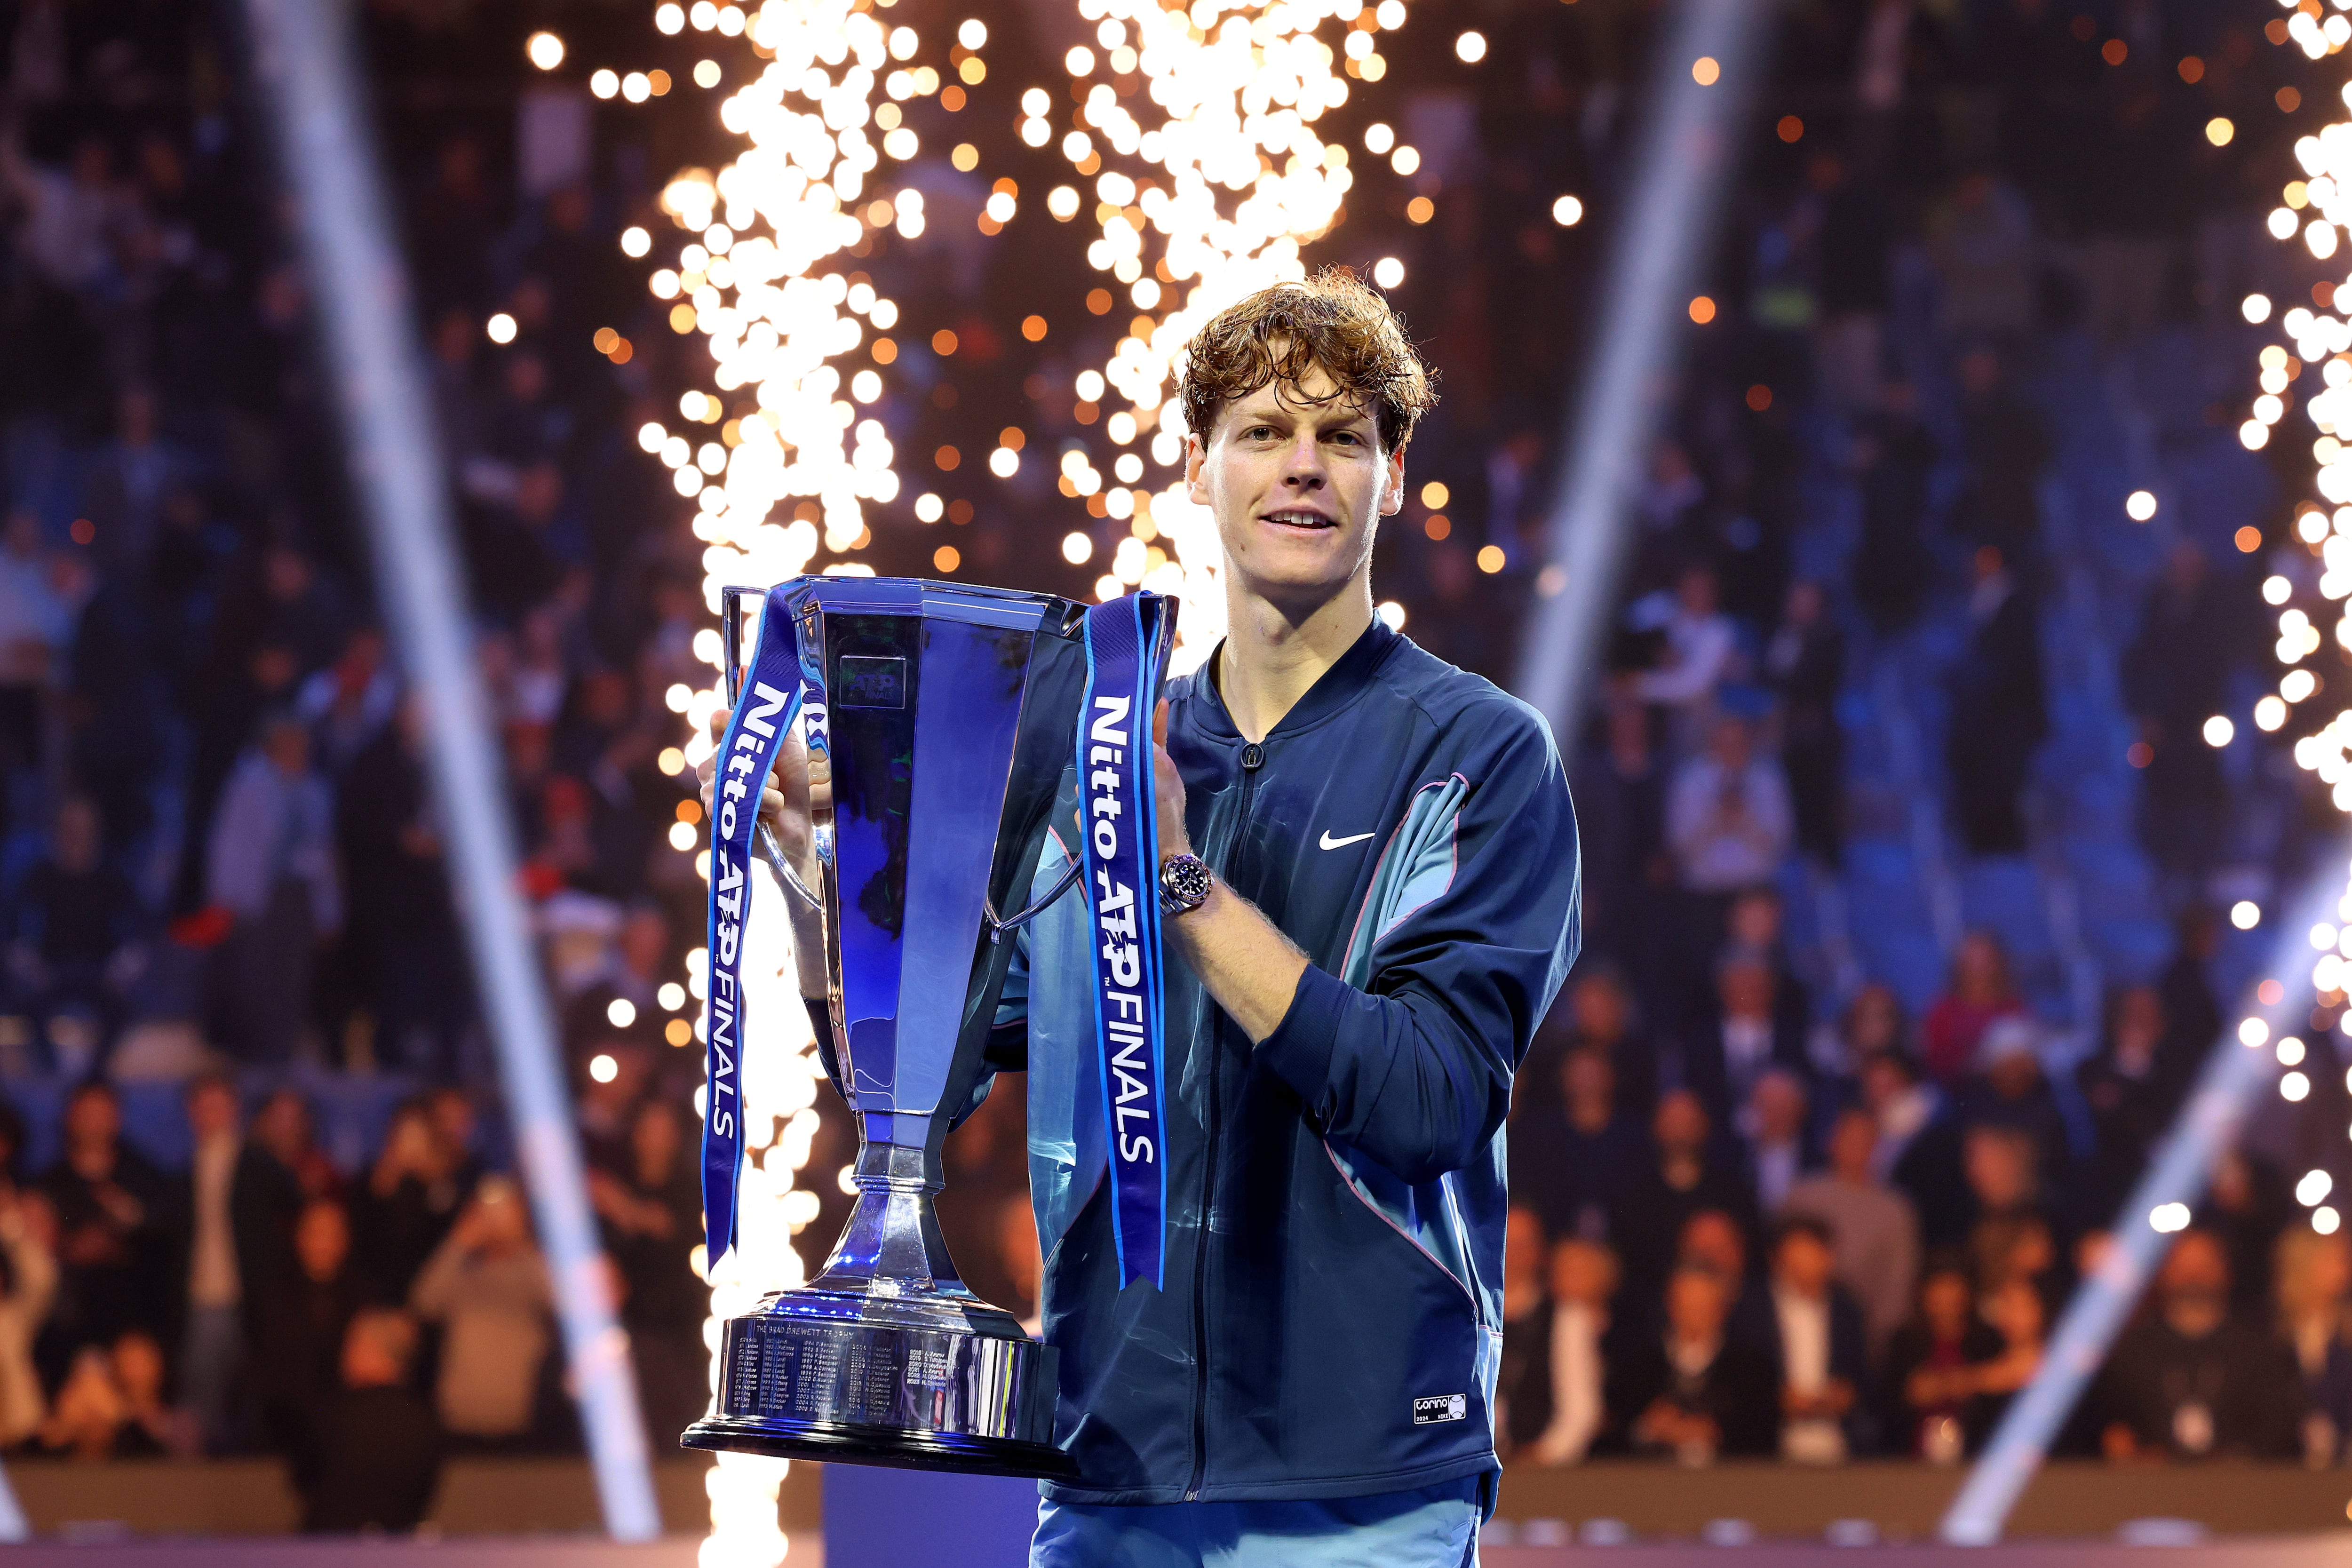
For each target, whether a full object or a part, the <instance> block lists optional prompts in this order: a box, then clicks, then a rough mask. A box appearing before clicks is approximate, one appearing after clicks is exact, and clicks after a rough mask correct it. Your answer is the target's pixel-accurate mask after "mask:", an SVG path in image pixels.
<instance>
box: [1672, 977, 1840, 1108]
mask: <svg viewBox="0 0 2352 1568" xmlns="http://www.w3.org/2000/svg"><path fill="white" fill-rule="evenodd" d="M1808 1065H1809V1064H1808V1063H1807V1061H1806V1058H1805V1037H1804V1034H1803V1032H1802V1030H1801V1027H1800V1026H1796V1025H1795V1024H1794V1023H1793V1022H1792V1021H1791V1020H1790V1018H1789V1017H1788V1016H1786V1015H1785V1014H1784V1013H1782V1011H1781V1010H1780V1005H1779V994H1778V982H1777V981H1776V979H1775V977H1774V975H1773V973H1772V968H1771V965H1770V964H1769V963H1766V962H1765V961H1764V960H1763V959H1761V958H1759V957H1756V956H1753V955H1751V954H1748V953H1745V952H1737V951H1735V952H1732V953H1731V954H1729V955H1728V956H1727V957H1726V958H1725V959H1724V960H1723V962H1722V963H1718V964H1717V966H1716V973H1715V1006H1714V1008H1713V1009H1712V1010H1711V1011H1710V1013H1709V1015H1708V1016H1706V1021H1705V1023H1704V1024H1702V1025H1701V1026H1700V1027H1699V1028H1698V1029H1697V1030H1696V1031H1695V1032H1694V1033H1693V1034H1692V1036H1691V1037H1690V1042H1689V1044H1688V1045H1687V1046H1685V1047H1684V1050H1683V1079H1684V1081H1685V1083H1687V1084H1688V1085H1689V1086H1690V1087H1691V1088H1693V1089H1696V1090H1697V1091H1698V1092H1699V1093H1700V1094H1701V1095H1703V1096H1704V1097H1705V1098H1706V1100H1707V1103H1708V1105H1709V1107H1710V1108H1711V1109H1713V1110H1716V1111H1717V1113H1718V1114H1719V1115H1724V1116H1728V1115H1729V1114H1730V1113H1731V1111H1732V1110H1733V1108H1735V1107H1737V1106H1739V1105H1742V1104H1744V1103H1746V1101H1747V1100H1748V1095H1749V1093H1750V1092H1751V1091H1752V1090H1753V1089H1755V1087H1756V1085H1757V1083H1758V1082H1759V1080H1760V1079H1762V1078H1763V1077H1764V1075H1765V1074H1766V1073H1768V1072H1770V1071H1773V1070H1775V1069H1777V1070H1779V1071H1781V1072H1784V1073H1787V1074H1789V1075H1790V1077H1792V1078H1794V1079H1797V1080H1798V1081H1799V1082H1800V1084H1801V1083H1802V1081H1803V1078H1804V1074H1805V1072H1806V1069H1807V1067H1808Z"/></svg>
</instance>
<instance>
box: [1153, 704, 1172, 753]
mask: <svg viewBox="0 0 2352 1568" xmlns="http://www.w3.org/2000/svg"><path fill="white" fill-rule="evenodd" d="M1151 738H1152V740H1153V741H1155V742H1158V743H1159V744H1160V745H1163V746H1164V745H1166V744H1167V743H1168V699H1166V698H1165V697H1163V698H1161V699H1160V705H1159V706H1158V707H1156V708H1154V709H1153V710H1151Z"/></svg>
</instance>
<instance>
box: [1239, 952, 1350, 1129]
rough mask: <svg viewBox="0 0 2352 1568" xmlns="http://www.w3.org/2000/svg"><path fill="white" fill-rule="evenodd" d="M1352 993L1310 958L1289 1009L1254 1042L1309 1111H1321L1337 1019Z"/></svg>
mask: <svg viewBox="0 0 2352 1568" xmlns="http://www.w3.org/2000/svg"><path fill="white" fill-rule="evenodd" d="M1356 997H1357V991H1356V988H1355V987H1354V986H1352V985H1350V984H1348V983H1347V982H1346V981H1344V980H1342V979H1340V978H1339V976H1338V975H1336V974H1330V973H1325V972H1324V971H1322V970H1320V969H1318V968H1316V967H1315V966H1314V965H1313V964H1311V963H1310V964H1308V965H1307V968H1306V969H1305V970H1304V971H1303V972H1302V973H1300V974H1299V976H1298V989H1297V990H1296V991H1294V992H1292V993H1291V994H1290V1010H1289V1011H1288V1012H1286V1013H1285V1014H1283V1016H1282V1022H1281V1023H1279V1024H1277V1025H1276V1026H1275V1029H1274V1033H1272V1034H1271V1035H1268V1036H1267V1037H1265V1039H1263V1040H1261V1041H1259V1042H1258V1047H1257V1048H1258V1054H1259V1055H1260V1056H1262V1057H1264V1058H1265V1062H1266V1065H1267V1066H1269V1067H1271V1068H1274V1070H1275V1071H1276V1073H1277V1074H1279V1075H1280V1076H1281V1078H1282V1080H1283V1081H1284V1082H1285V1083H1287V1084H1288V1085H1290V1087H1291V1089H1293V1090H1295V1091H1296V1092H1297V1095H1298V1098H1299V1099H1301V1100H1305V1101H1306V1102H1307V1110H1309V1111H1312V1112H1318V1113H1319V1112H1320V1110H1321V1108H1322V1106H1323V1104H1324V1102H1325V1100H1326V1099H1327V1098H1328V1094H1329V1092H1330V1088H1331V1058H1332V1055H1333V1054H1334V1053H1335V1052H1336V1051H1337V1050H1338V1049H1339V1021H1340V1018H1341V1017H1342V1016H1343V1015H1344V1014H1345V1013H1346V1011H1347V1009H1348V1008H1349V1006H1351V1005H1353V1004H1354V1002H1355V1000H1356Z"/></svg>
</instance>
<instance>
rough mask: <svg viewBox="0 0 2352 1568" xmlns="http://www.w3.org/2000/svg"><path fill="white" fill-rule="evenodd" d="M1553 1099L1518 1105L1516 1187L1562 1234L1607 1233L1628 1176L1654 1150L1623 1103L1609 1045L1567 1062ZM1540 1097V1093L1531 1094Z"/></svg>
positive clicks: (1513, 1168)
mask: <svg viewBox="0 0 2352 1568" xmlns="http://www.w3.org/2000/svg"><path fill="white" fill-rule="evenodd" d="M1557 1077H1558V1079H1559V1086H1560V1087H1559V1089H1558V1090H1557V1091H1556V1094H1555V1097H1554V1099H1553V1104H1554V1105H1555V1106H1557V1105H1559V1100H1563V1099H1564V1100H1566V1106H1565V1109H1564V1110H1542V1109H1536V1108H1532V1107H1531V1108H1529V1109H1527V1110H1519V1109H1518V1108H1517V1107H1515V1108H1514V1110H1513V1116H1512V1134H1511V1141H1510V1162H1511V1188H1512V1191H1514V1192H1515V1193H1517V1194H1519V1197H1520V1199H1521V1201H1522V1202H1524V1203H1526V1204H1528V1205H1529V1206H1530V1207H1532V1208H1533V1209H1534V1211H1535V1212H1536V1213H1537V1214H1538V1215H1540V1216H1541V1218H1542V1220H1543V1224H1544V1228H1545V1229H1546V1230H1548V1231H1549V1232H1550V1233H1552V1234H1553V1235H1555V1236H1601V1235H1605V1234H1607V1232H1608V1229H1609V1217H1608V1216H1609V1213H1610V1210H1611V1207H1612V1205H1614V1204H1615V1202H1616V1201H1617V1199H1618V1197H1619V1196H1620V1195H1621V1194H1622V1191H1623V1189H1624V1187H1625V1184H1626V1179H1627V1177H1628V1176H1629V1175H1630V1174H1631V1173H1633V1171H1635V1170H1636V1169H1638V1168H1639V1167H1640V1165H1641V1163H1642V1162H1643V1160H1644V1159H1645V1158H1646V1157H1647V1155H1648V1152H1649V1151H1648V1148H1647V1143H1648V1140H1647V1139H1646V1138H1645V1137H1644V1136H1643V1131H1642V1124H1641V1122H1640V1121H1637V1120H1636V1119H1635V1118H1634V1117H1633V1114H1632V1113H1631V1112H1629V1111H1626V1110H1620V1109H1619V1108H1618V1102H1617V1069H1616V1067H1615V1066H1614V1065H1613V1063H1612V1058H1611V1057H1610V1056H1609V1054H1608V1053H1607V1052H1605V1051H1602V1050H1597V1049H1582V1050H1577V1051H1573V1052H1570V1054H1569V1056H1568V1057H1567V1058H1566V1059H1564V1060H1562V1061H1561V1062H1560V1063H1559V1073H1558V1075H1557ZM1528 1098H1530V1099H1532V1098H1533V1097H1532V1096H1530V1097H1528Z"/></svg>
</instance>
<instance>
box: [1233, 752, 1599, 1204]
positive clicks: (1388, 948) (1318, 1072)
mask: <svg viewBox="0 0 2352 1568" xmlns="http://www.w3.org/2000/svg"><path fill="white" fill-rule="evenodd" d="M1491 714H1492V710H1480V711H1477V712H1475V713H1474V714H1472V715H1469V716H1467V719H1466V720H1465V721H1475V722H1479V723H1482V724H1483V725H1484V726H1485V728H1486V731H1487V732H1488V733H1489V734H1490V735H1492V736H1493V737H1494V739H1493V740H1492V741H1491V742H1487V743H1486V744H1484V745H1482V746H1480V747H1479V749H1478V751H1477V752H1475V753H1473V754H1472V755H1471V756H1470V757H1469V758H1467V759H1465V762H1464V763H1462V764H1461V765H1460V767H1459V770H1458V771H1459V772H1460V773H1461V774H1462V776H1463V778H1464V781H1465V783H1466V784H1467V785H1468V789H1467V792H1466V794H1465V796H1464V798H1463V799H1462V801H1461V803H1460V805H1459V807H1458V809H1457V811H1456V814H1455V816H1454V820H1453V821H1452V823H1451V824H1450V825H1449V826H1448V827H1447V830H1446V833H1445V836H1444V837H1441V838H1440V839H1439V840H1437V841H1436V842H1435V844H1434V845H1433V847H1432V850H1431V852H1430V853H1429V854H1428V855H1427V856H1426V857H1425V859H1426V861H1427V863H1428V864H1429V865H1430V866H1432V867H1433V868H1434V876H1435V877H1437V878H1441V879H1443V882H1442V886H1437V887H1435V888H1434V890H1433V896H1432V897H1430V898H1428V899H1427V900H1426V901H1424V902H1423V903H1422V904H1420V906H1419V907H1418V908H1414V909H1412V910H1407V911H1405V912H1403V913H1402V914H1400V915H1395V916H1391V917H1389V918H1390V919H1391V922H1392V923H1391V924H1389V926H1388V927H1387V929H1385V930H1382V931H1378V932H1377V933H1376V934H1375V935H1374V937H1373V940H1372V944H1371V950H1370V969H1369V974H1368V978H1367V981H1366V984H1365V985H1364V986H1363V988H1361V989H1359V988H1358V987H1356V986H1354V985H1351V984H1348V983H1347V982H1346V981H1344V980H1342V979H1339V977H1337V976H1335V975H1333V974H1331V973H1328V971H1325V970H1322V969H1318V968H1315V967H1313V966H1311V965H1310V966H1309V967H1308V969H1307V972H1306V973H1304V974H1302V975H1300V976H1299V980H1298V988H1297V991H1296V992H1295V993H1293V994H1292V996H1291V1001H1290V1008H1289V1011H1288V1012H1287V1013H1286V1014H1285V1015H1284V1016H1283V1020H1282V1022H1281V1024H1280V1025H1279V1026H1276V1029H1275V1031H1274V1033H1273V1034H1271V1035H1269V1036H1267V1037H1265V1040H1264V1041H1263V1042H1261V1043H1260V1045H1259V1046H1258V1047H1257V1049H1258V1054H1259V1055H1260V1056H1261V1057H1262V1058H1264V1059H1265V1062H1266V1064H1267V1065H1268V1066H1269V1067H1270V1068H1273V1070H1274V1071H1275V1072H1276V1073H1277V1074H1278V1075H1280V1077H1281V1078H1282V1079H1283V1080H1284V1081H1285V1082H1286V1083H1287V1084H1288V1085H1289V1086H1290V1087H1291V1088H1292V1089H1294V1090H1296V1091H1297V1094H1298V1096H1299V1098H1300V1099H1301V1100H1305V1101H1306V1102H1307V1117H1308V1119H1309V1121H1310V1122H1311V1123H1312V1124H1313V1125H1314V1126H1315V1128H1316V1129H1317V1131H1320V1132H1322V1133H1324V1134H1326V1135H1327V1136H1329V1137H1333V1138H1337V1139H1339V1140H1341V1141H1343V1142H1347V1143H1349V1144H1350V1145H1351V1146H1353V1147H1354V1148H1355V1149H1357V1150H1359V1151H1360V1152H1362V1153H1364V1154H1366V1155H1367V1156H1369V1157H1370V1158H1371V1159H1372V1160H1375V1161H1377V1162H1379V1163H1381V1164H1382V1165H1385V1166H1386V1167H1388V1169H1389V1170H1391V1171H1392V1172H1394V1173H1396V1174H1397V1175H1399V1176H1401V1177H1402V1178H1404V1179H1405V1180H1406V1181H1408V1182H1412V1183H1416V1184H1418V1183H1421V1182H1426V1181H1433V1180H1434V1179H1436V1178H1437V1177H1438V1176H1441V1175H1443V1174H1444V1173H1446V1172H1448V1171H1455V1170H1460V1169H1462V1168H1463V1167H1465V1166H1466V1165H1468V1164H1469V1163H1471V1162H1472V1161H1473V1160H1474V1159H1475V1158H1476V1157H1477V1155H1478V1153H1479V1152H1480V1151H1481V1150H1482V1149H1484V1148H1485V1147H1486V1144H1487V1143H1488V1142H1489V1141H1491V1140H1492V1139H1493V1138H1494V1136H1495V1134H1496V1131H1497V1130H1499V1129H1500V1128H1501V1127H1502V1125H1503V1119H1504V1116H1505V1114H1506V1113H1507V1111H1508V1110H1509V1109H1510V1100H1511V1075H1512V1074H1513V1073H1514V1072H1515V1071H1516V1070H1517V1067H1518V1064H1519V1061H1520V1059H1521V1058H1524V1057H1525V1056H1526V1054H1527V1049H1528V1040H1529V1039H1530V1038H1531V1037H1533V1035H1534V1033H1535V1028H1536V1026H1537V1024H1538V1023H1539V1022H1540V1021H1541V1020H1542V1018H1543V1016H1544V1014H1545V1012H1546V1011H1547V1010H1548V1009H1549V1007H1550V1005H1551V1001H1552V996H1553V994H1555V993H1556V992H1557V991H1558V990H1559V984H1560V981H1561V980H1562V979H1563V978H1564V977H1565V976H1566V974H1567V973H1568V966H1569V964H1570V963H1571V962H1573V961H1574V959H1575V956H1576V949H1577V942H1578V915H1577V909H1578V886H1579V871H1578V864H1577V843H1576V818H1575V814H1574V812H1573V811H1572V810H1571V808H1570V805H1569V797H1568V783H1567V780H1566V778H1565V777H1564V775H1563V774H1562V773H1561V771H1560V765H1559V754H1558V753H1557V752H1555V751H1554V750H1553V749H1552V744H1551V738H1550V736H1549V734H1548V733H1547V732H1546V731H1545V730H1544V728H1543V725H1542V722H1541V721H1539V720H1538V719H1537V718H1536V717H1535V716H1534V715H1533V714H1531V713H1528V712H1527V711H1526V710H1523V709H1518V708H1517V707H1516V706H1514V707H1513V708H1512V709H1511V710H1509V719H1508V720H1507V721H1505V722H1500V723H1497V722H1494V721H1492V717H1491ZM1449 857H1450V862H1449V859H1448V858H1449ZM1415 881H1416V882H1418V881H1419V877H1418V874H1417V875H1416V877H1415ZM1379 913H1380V912H1379V911H1371V912H1368V914H1367V916H1366V918H1378V916H1379Z"/></svg>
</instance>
